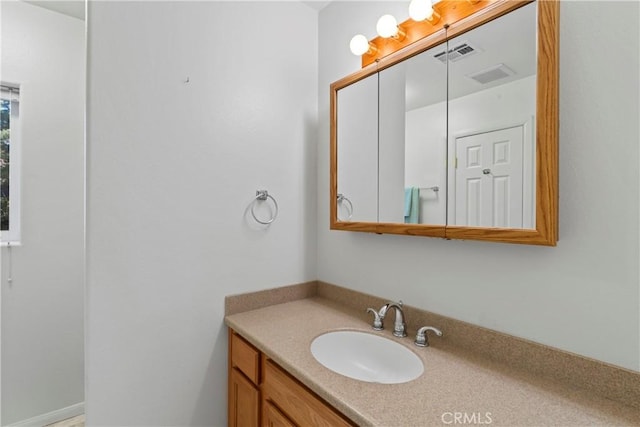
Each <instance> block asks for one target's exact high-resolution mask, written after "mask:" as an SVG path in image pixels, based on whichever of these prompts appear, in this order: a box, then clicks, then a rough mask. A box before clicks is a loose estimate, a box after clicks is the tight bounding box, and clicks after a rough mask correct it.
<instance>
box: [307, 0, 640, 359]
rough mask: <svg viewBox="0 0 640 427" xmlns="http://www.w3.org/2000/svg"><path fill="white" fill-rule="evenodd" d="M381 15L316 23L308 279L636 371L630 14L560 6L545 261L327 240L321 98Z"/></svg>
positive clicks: (353, 237)
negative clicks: (550, 228)
mask: <svg viewBox="0 0 640 427" xmlns="http://www.w3.org/2000/svg"><path fill="white" fill-rule="evenodd" d="M405 6H406V5H405ZM394 7H396V6H395V5H393V4H386V3H379V2H367V3H363V2H335V3H332V4H331V5H329V6H328V7H327V8H326V9H324V10H322V11H321V12H320V22H319V42H320V46H319V62H320V63H319V93H320V98H319V125H320V130H319V138H320V139H319V144H318V275H319V278H320V279H321V280H324V281H328V282H332V283H336V284H342V285H346V286H349V287H351V288H353V289H356V290H360V291H364V292H369V293H372V294H376V295H381V296H386V297H388V298H393V299H402V300H403V301H405V302H406V303H407V304H411V305H414V306H418V307H422V308H424V309H427V310H431V311H434V312H437V313H441V314H444V315H447V316H451V317H454V318H457V319H461V320H465V321H469V322H471V323H474V324H477V325H481V326H486V327H489V328H492V329H496V330H499V331H504V332H507V333H510V334H513V335H516V336H520V337H524V338H528V339H531V340H533V341H537V342H540V343H544V344H547V345H551V346H555V347H559V348H562V349H565V350H568V351H572V352H575V353H578V354H582V355H585V356H588V357H592V358H596V359H599V360H603V361H605V362H609V363H612V364H615V365H619V366H623V367H626V368H630V369H634V370H636V371H638V370H640V341H639V340H640V308H639V307H640V289H639V271H638V270H639V269H638V265H639V255H640V254H639V227H638V225H639V212H638V208H639V197H638V196H639V185H638V184H639V175H638V166H639V150H638V141H639V140H640V135H639V129H638V117H639V116H640V108H639V91H640V87H639V82H638V75H640V69H639V64H638V56H639V52H640V46H639V43H640V41H639V40H640V37H639V28H638V27H639V20H638V17H639V12H640V11H639V4H638V3H637V2H562V3H561V10H560V12H561V13H560V14H561V18H560V23H561V35H560V36H561V42H560V44H561V46H560V51H561V52H560V58H561V61H560V62H561V63H560V70H561V75H560V116H561V117H560V241H559V243H558V246H557V247H555V248H549V247H535V246H520V245H507V244H496V243H484V242H471V241H445V240H439V239H429V238H422V237H405V236H390V235H375V234H361V233H349V232H341V231H330V230H329V225H328V215H327V214H326V212H327V211H328V207H327V203H328V185H327V183H328V182H329V177H328V172H329V163H328V152H329V149H328V144H329V120H328V119H329V117H328V111H329V108H328V96H324V94H326V93H327V91H326V88H327V87H328V86H329V84H330V83H331V82H332V81H334V80H337V79H338V78H341V77H343V76H345V75H347V74H349V73H351V72H353V71H355V70H357V69H358V68H359V58H357V57H355V56H353V55H351V54H350V52H349V49H348V43H349V40H350V39H351V37H352V36H353V34H355V33H358V32H362V31H365V32H366V31H369V33H366V35H367V36H368V37H373V35H374V34H372V32H373V31H374V28H375V22H376V20H377V18H378V17H379V16H380V15H381V14H383V13H387V11H391V10H393V8H394ZM398 18H399V20H400V21H402V20H404V19H405V18H406V12H405V16H398ZM368 29H370V30H368ZM594 29H596V30H594ZM595 52H597V53H598V54H595ZM436 326H437V325H436ZM445 333H446V331H445Z"/></svg>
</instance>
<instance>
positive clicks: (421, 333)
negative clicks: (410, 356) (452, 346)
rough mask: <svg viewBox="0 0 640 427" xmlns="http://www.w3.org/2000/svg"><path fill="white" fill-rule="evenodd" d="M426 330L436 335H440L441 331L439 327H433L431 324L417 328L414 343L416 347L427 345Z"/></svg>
mask: <svg viewBox="0 0 640 427" xmlns="http://www.w3.org/2000/svg"><path fill="white" fill-rule="evenodd" d="M427 331H431V332H434V333H435V334H436V335H437V336H439V337H441V336H442V331H441V330H440V329H437V328H434V327H433V326H423V327H422V328H420V329H418V333H416V341H415V344H416V345H417V346H418V347H429V337H428V336H427Z"/></svg>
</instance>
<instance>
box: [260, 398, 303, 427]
mask: <svg viewBox="0 0 640 427" xmlns="http://www.w3.org/2000/svg"><path fill="white" fill-rule="evenodd" d="M262 427H296V425H295V424H293V423H292V422H291V421H289V418H287V417H286V416H285V415H284V414H283V413H282V412H280V411H279V410H278V408H276V407H275V406H273V405H272V404H271V402H264V404H263V406H262Z"/></svg>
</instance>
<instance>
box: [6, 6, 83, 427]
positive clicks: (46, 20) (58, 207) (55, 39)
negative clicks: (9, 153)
mask: <svg viewBox="0 0 640 427" xmlns="http://www.w3.org/2000/svg"><path fill="white" fill-rule="evenodd" d="M84 40H85V39H84V22H83V21H81V20H79V19H75V18H70V17H68V16H64V15H61V14H58V13H55V12H51V11H48V10H45V9H42V8H40V7H36V6H32V5H29V4H26V3H23V2H14V1H3V2H2V70H1V73H2V80H3V81H7V82H11V83H20V84H21V93H20V98H21V102H20V114H21V122H22V242H21V243H22V245H21V246H18V247H12V249H11V250H12V277H13V284H12V285H9V284H8V283H7V273H8V271H9V260H8V257H7V248H3V249H2V283H1V284H0V286H1V291H2V367H1V368H2V369H1V371H2V384H1V385H2V420H1V424H2V425H7V424H10V423H13V422H16V421H21V420H24V419H28V418H32V417H35V416H38V415H42V414H45V413H48V412H51V411H54V410H58V409H61V408H65V407H68V406H71V405H74V404H78V403H82V401H83V400H84V385H83V382H84V360H83V355H84V332H83V323H84V322H83V316H84V310H83V305H84V293H83V274H84V273H83V263H84V260H83V209H84V204H83V197H84V196H83V192H84V189H83V174H84V169H83V168H84V149H83V144H84V142H83V141H84V135H83V133H84V123H83V122H84V87H85V55H84Z"/></svg>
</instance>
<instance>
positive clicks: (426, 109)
mask: <svg viewBox="0 0 640 427" xmlns="http://www.w3.org/2000/svg"><path fill="white" fill-rule="evenodd" d="M445 51H446V43H442V44H440V45H438V46H436V47H434V48H431V49H429V50H427V51H425V52H422V53H420V54H419V55H416V56H414V57H412V58H409V59H407V60H405V61H402V62H400V63H398V64H395V65H394V66H393V67H389V68H386V69H384V70H382V71H381V72H380V73H379V75H380V77H379V79H380V85H379V97H380V118H379V120H380V125H379V126H380V127H379V129H380V173H379V175H380V176H379V179H380V194H379V202H380V208H379V209H380V222H387V223H407V224H430V225H445V224H446V180H447V173H446V162H447V64H446V55H444V56H443V57H440V56H438V55H439V54H440V53H441V52H442V53H444V52H445Z"/></svg>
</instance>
